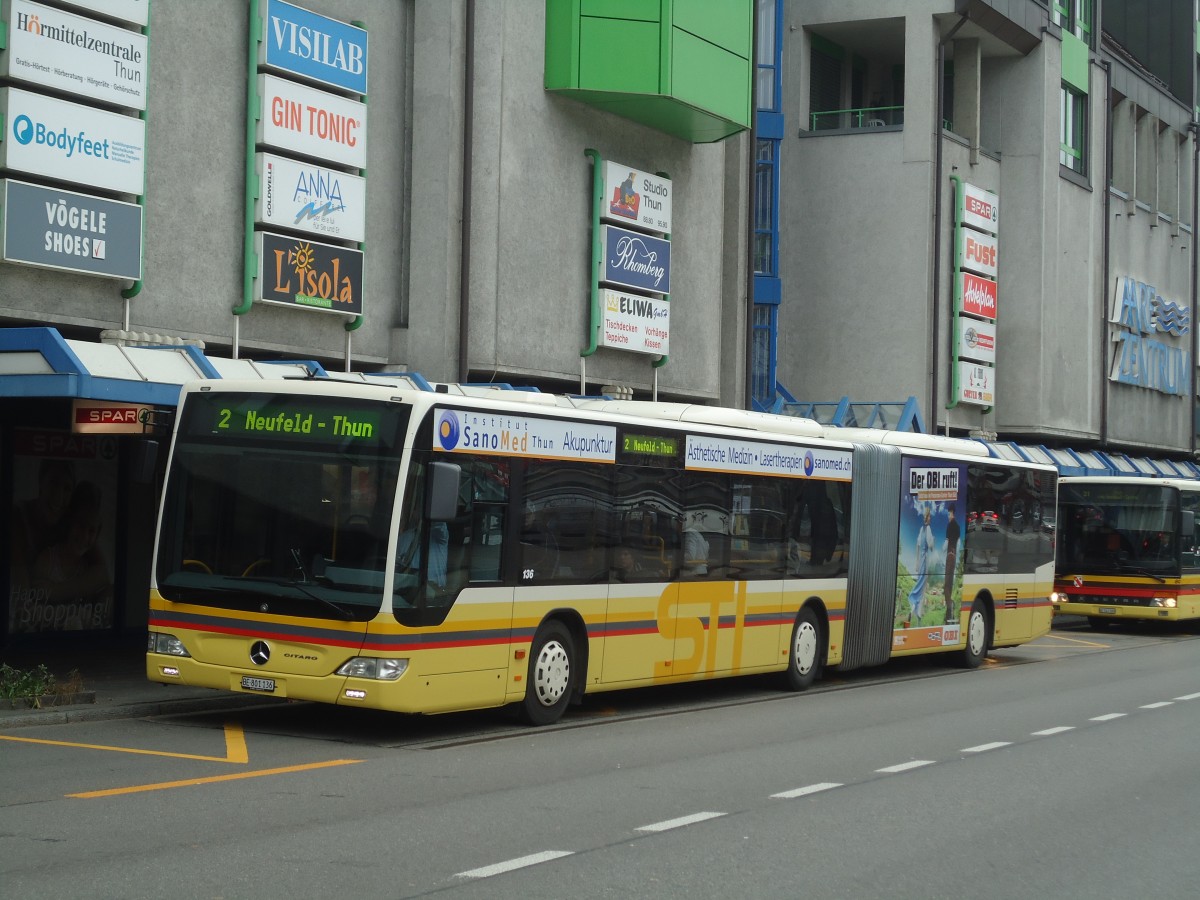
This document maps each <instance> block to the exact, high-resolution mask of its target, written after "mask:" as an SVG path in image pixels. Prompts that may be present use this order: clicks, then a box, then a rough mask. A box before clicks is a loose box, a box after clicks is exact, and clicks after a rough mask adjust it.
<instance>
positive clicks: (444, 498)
mask: <svg viewBox="0 0 1200 900" xmlns="http://www.w3.org/2000/svg"><path fill="white" fill-rule="evenodd" d="M461 477H462V466H460V465H458V464H456V463H448V462H440V461H434V462H431V463H430V464H429V484H428V485H427V488H428V490H427V491H426V494H425V496H426V498H427V500H428V505H427V507H426V510H425V513H426V515H427V516H428V517H429V519H431V520H432V521H434V522H447V521H449V520H450V519H453V518H454V517H455V515H457V514H458V483H459V479H460V478H461Z"/></svg>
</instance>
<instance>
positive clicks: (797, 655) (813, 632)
mask: <svg viewBox="0 0 1200 900" xmlns="http://www.w3.org/2000/svg"><path fill="white" fill-rule="evenodd" d="M824 643H825V633H824V629H823V628H822V627H821V622H820V620H819V619H818V618H817V614H816V613H814V612H813V611H812V609H811V608H810V607H807V606H806V607H804V609H802V610H800V614H799V615H798V616H796V624H795V625H793V626H792V640H791V643H790V644H789V645H788V667H787V671H786V672H784V682H783V683H784V687H786V688H787V689H788V690H789V691H804V690H808V688H810V687H812V685H813V682H815V681H816V680H817V679H818V678H820V677H821V649H822V647H823V646H824Z"/></svg>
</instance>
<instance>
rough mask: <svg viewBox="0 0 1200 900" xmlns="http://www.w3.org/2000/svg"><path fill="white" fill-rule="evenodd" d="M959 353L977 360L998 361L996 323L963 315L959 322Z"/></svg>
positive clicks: (965, 357)
mask: <svg viewBox="0 0 1200 900" xmlns="http://www.w3.org/2000/svg"><path fill="white" fill-rule="evenodd" d="M958 355H959V356H960V357H962V358H963V359H971V360H975V361H976V362H986V363H995V362H996V323H995V322H981V321H979V320H978V319H968V318H966V317H965V316H964V317H961V318H960V319H959V322H958Z"/></svg>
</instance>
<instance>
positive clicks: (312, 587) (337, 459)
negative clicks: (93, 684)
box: [155, 393, 408, 621]
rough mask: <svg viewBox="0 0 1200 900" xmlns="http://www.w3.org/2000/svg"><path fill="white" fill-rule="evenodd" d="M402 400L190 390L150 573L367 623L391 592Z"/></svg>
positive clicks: (208, 591)
mask: <svg viewBox="0 0 1200 900" xmlns="http://www.w3.org/2000/svg"><path fill="white" fill-rule="evenodd" d="M407 418H408V409H407V407H402V406H399V405H396V404H378V403H372V404H368V403H359V402H357V401H353V400H346V399H333V398H317V397H311V396H307V395H306V396H297V395H290V394H284V393H280V394H253V395H251V394H244V395H243V394H221V395H208V394H203V393H194V394H190V395H188V398H187V401H186V402H185V404H184V406H183V408H182V410H181V420H180V425H179V433H178V437H177V440H176V443H175V450H174V457H173V463H172V469H171V477H170V481H169V483H168V484H167V486H166V493H165V497H164V504H163V515H162V524H161V530H160V534H159V544H158V556H157V559H156V568H155V577H156V582H157V587H158V589H159V591H160V593H161V594H162V595H163V597H165V598H166V599H168V600H172V601H177V602H188V603H194V604H200V605H209V606H217V607H222V608H226V609H245V610H256V611H260V612H261V611H268V612H272V613H278V614H284V615H303V616H312V617H317V618H330V619H336V620H344V621H366V620H369V619H371V618H373V617H374V616H375V614H376V613H377V612H378V611H379V609H380V606H381V603H382V600H383V584H384V575H385V573H386V566H385V558H386V551H387V539H388V533H389V525H390V522H391V515H392V509H393V505H394V501H395V491H396V480H397V479H396V476H397V472H398V465H399V455H400V452H399V451H400V445H401V440H402V435H403V431H404V427H405V424H406V422H407Z"/></svg>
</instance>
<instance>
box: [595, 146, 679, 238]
mask: <svg viewBox="0 0 1200 900" xmlns="http://www.w3.org/2000/svg"><path fill="white" fill-rule="evenodd" d="M600 217H601V218H602V219H608V220H609V221H613V222H628V223H632V224H634V225H636V226H638V227H639V228H647V229H649V230H650V231H658V232H661V233H663V234H670V232H671V179H670V178H664V177H663V176H661V175H650V174H647V173H646V172H639V171H638V170H637V169H631V168H629V167H628V166H622V165H620V164H619V163H615V162H612V161H611V160H607V161H606V162H605V163H604V208H603V209H601V210H600Z"/></svg>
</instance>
